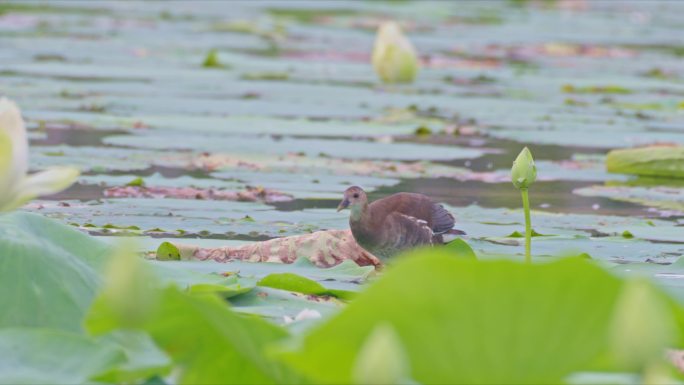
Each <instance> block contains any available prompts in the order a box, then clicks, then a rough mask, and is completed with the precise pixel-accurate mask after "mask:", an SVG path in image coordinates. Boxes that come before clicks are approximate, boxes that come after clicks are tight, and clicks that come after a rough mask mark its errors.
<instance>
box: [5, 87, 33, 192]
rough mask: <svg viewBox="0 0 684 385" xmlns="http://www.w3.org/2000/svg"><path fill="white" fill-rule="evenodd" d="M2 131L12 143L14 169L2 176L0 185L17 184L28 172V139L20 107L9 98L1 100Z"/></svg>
mask: <svg viewBox="0 0 684 385" xmlns="http://www.w3.org/2000/svg"><path fill="white" fill-rule="evenodd" d="M0 131H1V132H3V133H4V134H6V135H7V136H8V137H9V138H10V141H11V143H12V146H11V150H12V168H11V170H10V172H9V173H2V174H0V184H3V183H9V184H12V183H16V182H17V181H18V180H20V179H22V178H23V177H24V175H26V172H27V171H28V139H27V138H26V127H25V126H24V120H23V119H22V118H21V112H20V111H19V107H17V105H16V104H15V103H14V102H13V101H11V100H9V99H7V98H0Z"/></svg>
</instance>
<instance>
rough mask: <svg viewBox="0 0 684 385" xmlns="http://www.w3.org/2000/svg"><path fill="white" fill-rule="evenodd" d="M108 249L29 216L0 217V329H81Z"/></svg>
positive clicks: (92, 239) (45, 220)
mask: <svg viewBox="0 0 684 385" xmlns="http://www.w3.org/2000/svg"><path fill="white" fill-rule="evenodd" d="M110 251H111V249H110V246H108V245H107V244H105V243H104V242H100V241H98V240H96V239H94V238H92V237H89V236H87V235H85V234H83V233H81V232H79V231H77V230H74V229H73V228H70V227H69V226H66V225H63V224H61V223H59V222H56V221H53V220H50V219H47V218H44V217H42V216H39V215H35V214H28V213H11V214H6V215H2V216H0V288H1V290H0V308H2V312H0V327H8V326H41V327H51V328H57V329H64V330H72V331H78V330H81V326H80V324H81V319H82V318H83V316H84V315H85V312H86V310H87V308H88V306H89V305H90V302H91V301H92V299H93V297H94V295H95V291H96V289H97V287H98V285H99V282H100V278H99V275H98V273H97V270H96V269H98V268H99V266H100V265H101V264H102V262H103V261H104V260H105V258H106V256H107V255H108V254H109V253H110Z"/></svg>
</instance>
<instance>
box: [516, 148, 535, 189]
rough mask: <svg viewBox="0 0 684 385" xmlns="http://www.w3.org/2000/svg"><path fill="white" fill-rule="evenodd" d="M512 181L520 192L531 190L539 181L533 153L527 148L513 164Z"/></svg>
mask: <svg viewBox="0 0 684 385" xmlns="http://www.w3.org/2000/svg"><path fill="white" fill-rule="evenodd" d="M511 180H512V181H513V185H515V187H516V188H518V189H519V190H523V189H527V188H529V187H530V186H531V185H532V183H534V181H535V180H537V167H536V166H535V165H534V159H533V158H532V153H531V152H530V150H529V149H528V148H527V147H525V148H523V150H522V151H520V154H518V157H517V158H515V161H514V162H513V167H512V168H511Z"/></svg>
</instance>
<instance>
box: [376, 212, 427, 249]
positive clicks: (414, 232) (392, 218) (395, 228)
mask: <svg viewBox="0 0 684 385" xmlns="http://www.w3.org/2000/svg"><path fill="white" fill-rule="evenodd" d="M387 221H389V224H390V226H389V228H390V229H391V232H390V233H389V234H387V236H389V237H392V242H390V243H392V244H393V245H394V247H397V248H401V249H403V248H408V247H414V246H419V245H430V244H432V236H433V235H434V233H433V231H432V229H431V228H430V226H428V224H427V222H426V221H424V220H421V219H418V218H415V217H412V216H410V215H405V214H401V213H397V212H395V213H392V214H390V215H389V216H388V217H387Z"/></svg>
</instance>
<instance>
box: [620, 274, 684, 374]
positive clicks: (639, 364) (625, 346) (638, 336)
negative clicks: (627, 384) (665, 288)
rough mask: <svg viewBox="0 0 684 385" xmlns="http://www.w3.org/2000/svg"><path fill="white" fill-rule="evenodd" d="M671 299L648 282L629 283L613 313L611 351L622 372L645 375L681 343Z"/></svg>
mask: <svg viewBox="0 0 684 385" xmlns="http://www.w3.org/2000/svg"><path fill="white" fill-rule="evenodd" d="M678 334H679V333H678V330H677V325H676V324H675V320H674V319H673V315H672V310H671V305H670V304H668V301H667V298H666V297H665V295H664V294H662V293H660V292H659V291H658V290H657V289H656V288H655V287H654V286H653V284H652V283H651V282H649V281H647V280H646V279H633V280H629V281H627V282H626V283H625V285H624V287H623V288H622V291H621V293H620V296H619V297H618V300H617V303H616V304H615V309H614V310H613V316H612V322H611V328H610V339H609V341H610V348H611V349H610V350H611V353H612V357H613V359H614V360H615V363H616V364H618V365H619V366H620V367H621V368H622V369H624V370H629V371H633V370H634V371H641V370H643V369H644V368H645V367H647V366H648V365H649V364H650V363H651V362H652V361H653V360H658V359H660V358H661V356H662V355H663V353H664V352H665V348H667V347H668V346H670V345H671V344H673V343H675V342H676V341H677V340H678Z"/></svg>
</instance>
